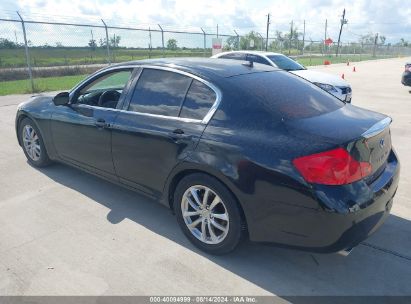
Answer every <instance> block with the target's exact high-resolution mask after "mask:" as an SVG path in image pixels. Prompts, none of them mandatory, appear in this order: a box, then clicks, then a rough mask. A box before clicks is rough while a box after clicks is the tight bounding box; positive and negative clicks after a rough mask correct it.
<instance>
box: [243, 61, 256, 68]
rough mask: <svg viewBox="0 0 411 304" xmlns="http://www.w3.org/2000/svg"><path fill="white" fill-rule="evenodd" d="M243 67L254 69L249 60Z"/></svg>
mask: <svg viewBox="0 0 411 304" xmlns="http://www.w3.org/2000/svg"><path fill="white" fill-rule="evenodd" d="M243 65H244V66H246V67H249V68H252V67H254V63H253V62H252V61H251V60H250V61H248V62H244V63H243Z"/></svg>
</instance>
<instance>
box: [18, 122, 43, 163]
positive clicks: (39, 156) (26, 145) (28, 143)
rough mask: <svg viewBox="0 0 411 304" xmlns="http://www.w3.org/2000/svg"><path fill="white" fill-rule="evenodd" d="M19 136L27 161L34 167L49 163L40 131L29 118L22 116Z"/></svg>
mask: <svg viewBox="0 0 411 304" xmlns="http://www.w3.org/2000/svg"><path fill="white" fill-rule="evenodd" d="M19 138H20V143H21V146H22V148H23V152H24V154H25V155H26V158H27V160H28V162H29V163H30V164H31V165H32V166H34V167H46V166H48V165H50V164H51V160H50V158H49V156H48V154H47V151H46V147H45V146H44V141H43V138H42V136H41V133H40V131H39V129H38V128H37V126H36V125H35V123H34V122H33V121H32V120H31V119H30V118H24V119H23V120H22V121H21V122H20V125H19Z"/></svg>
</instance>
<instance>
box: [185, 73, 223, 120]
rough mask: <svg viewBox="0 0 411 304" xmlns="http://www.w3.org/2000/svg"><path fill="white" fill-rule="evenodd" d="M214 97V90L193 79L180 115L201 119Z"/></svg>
mask: <svg viewBox="0 0 411 304" xmlns="http://www.w3.org/2000/svg"><path fill="white" fill-rule="evenodd" d="M216 98H217V96H216V94H215V92H214V91H213V90H212V89H210V88H209V87H208V86H207V85H205V84H204V83H202V82H200V81H198V80H193V82H192V84H191V86H190V89H189V90H188V93H187V96H186V99H185V100H184V104H183V107H182V109H181V114H180V117H184V118H192V119H203V118H204V116H205V115H206V114H207V112H208V111H209V110H210V108H211V106H212V105H213V104H214V102H215V100H216Z"/></svg>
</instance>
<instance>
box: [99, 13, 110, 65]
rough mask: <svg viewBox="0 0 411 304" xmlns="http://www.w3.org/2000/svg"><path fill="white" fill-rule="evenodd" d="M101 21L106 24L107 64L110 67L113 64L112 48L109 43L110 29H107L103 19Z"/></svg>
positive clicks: (105, 26)
mask: <svg viewBox="0 0 411 304" xmlns="http://www.w3.org/2000/svg"><path fill="white" fill-rule="evenodd" d="M101 21H102V22H103V24H104V29H105V30H106V46H107V62H108V64H109V65H110V64H111V56H110V46H109V44H110V43H109V41H108V29H107V24H106V23H105V22H104V20H103V19H101Z"/></svg>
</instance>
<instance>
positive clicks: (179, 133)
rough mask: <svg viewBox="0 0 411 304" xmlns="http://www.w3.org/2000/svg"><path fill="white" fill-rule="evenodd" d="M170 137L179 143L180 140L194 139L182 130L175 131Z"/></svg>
mask: <svg viewBox="0 0 411 304" xmlns="http://www.w3.org/2000/svg"><path fill="white" fill-rule="evenodd" d="M169 136H170V137H171V139H173V140H174V141H178V140H180V139H190V138H191V137H192V136H191V135H188V134H185V133H184V131H183V130H181V129H175V130H174V131H173V132H170V133H169Z"/></svg>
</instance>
